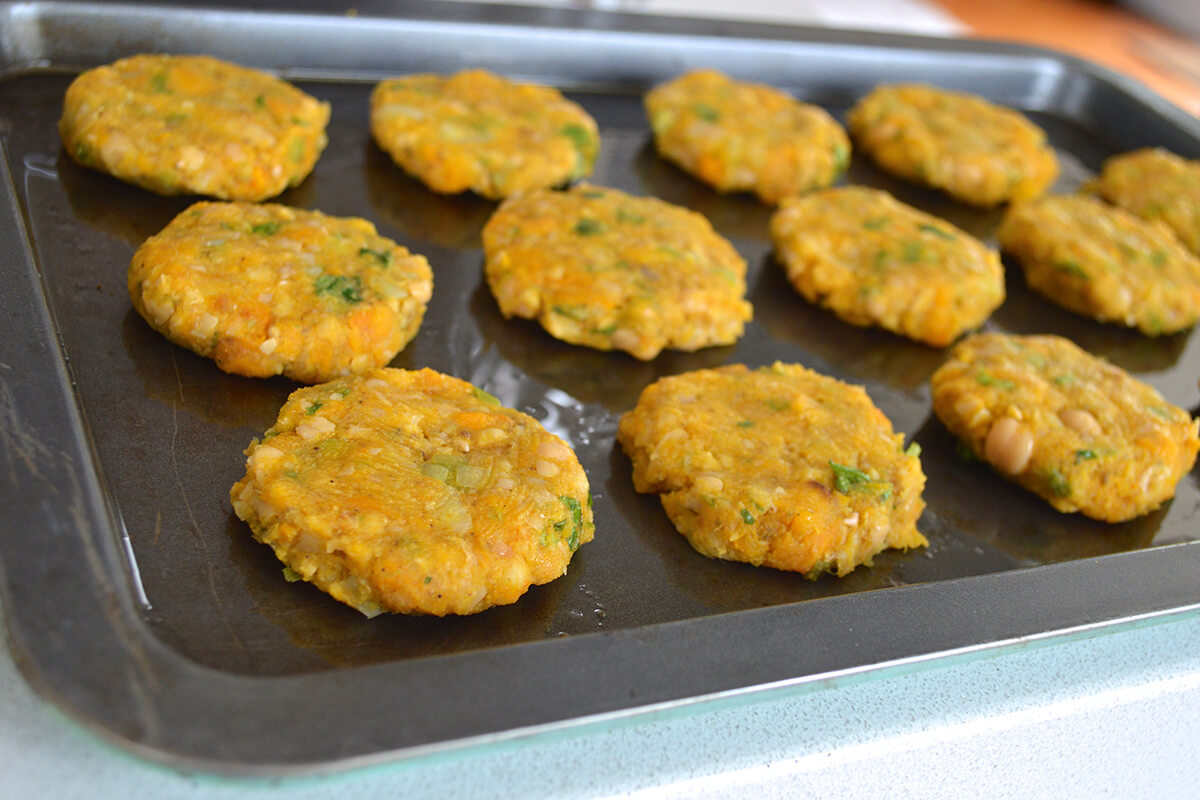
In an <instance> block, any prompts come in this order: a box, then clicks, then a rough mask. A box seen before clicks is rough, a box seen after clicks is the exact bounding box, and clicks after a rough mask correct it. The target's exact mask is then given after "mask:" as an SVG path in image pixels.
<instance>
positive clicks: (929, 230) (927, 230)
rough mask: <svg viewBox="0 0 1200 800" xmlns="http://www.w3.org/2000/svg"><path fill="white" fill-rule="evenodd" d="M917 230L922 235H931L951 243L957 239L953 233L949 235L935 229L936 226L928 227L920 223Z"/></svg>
mask: <svg viewBox="0 0 1200 800" xmlns="http://www.w3.org/2000/svg"><path fill="white" fill-rule="evenodd" d="M917 229H918V230H919V231H921V232H922V233H932V234H933V235H934V236H939V237H941V238H943V239H945V240H946V241H948V242H953V241H954V240H955V239H957V238H958V237H957V236H955V235H954V234H953V233H950V232H949V231H944V230H942V229H941V228H939V227H937V226H936V225H928V224H926V223H921V224H920V225H918V226H917Z"/></svg>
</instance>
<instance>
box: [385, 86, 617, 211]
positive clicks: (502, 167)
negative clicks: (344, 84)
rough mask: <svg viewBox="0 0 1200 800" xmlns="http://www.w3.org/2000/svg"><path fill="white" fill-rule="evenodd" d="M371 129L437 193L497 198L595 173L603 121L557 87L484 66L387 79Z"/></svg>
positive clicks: (397, 160)
mask: <svg viewBox="0 0 1200 800" xmlns="http://www.w3.org/2000/svg"><path fill="white" fill-rule="evenodd" d="M371 133H372V134H373V135H374V137H375V141H376V142H377V143H378V144H379V146H380V148H382V149H383V150H384V151H385V152H387V153H388V155H390V156H391V157H392V160H394V161H395V162H396V163H397V164H398V165H399V166H401V167H402V168H404V169H405V170H406V171H407V172H410V173H412V174H413V175H415V176H416V177H417V178H419V179H420V180H421V181H422V182H423V183H425V185H426V186H428V187H429V188H430V189H433V190H434V191H435V192H441V193H442V194H457V193H459V192H465V191H467V190H468V189H470V190H471V191H473V192H475V193H476V194H479V195H482V196H484V197H489V198H492V199H499V198H502V197H508V196H509V195H513V194H517V193H519V192H524V191H528V190H530V189H544V188H549V187H551V186H558V185H560V184H563V183H566V182H568V181H572V180H575V179H577V178H582V177H584V176H585V175H590V174H591V172H592V165H593V164H595V162H596V154H597V153H598V152H599V150H600V134H599V130H598V129H597V127H596V121H595V120H594V119H592V118H591V116H590V115H588V113H587V112H586V111H584V110H583V109H582V108H580V107H579V106H578V105H576V104H575V103H572V102H571V101H570V100H567V99H566V98H564V97H563V96H562V94H560V93H559V91H558V90H557V89H552V88H549V87H545V86H529V85H525V84H518V83H513V82H511V81H508V80H506V79H504V78H501V77H499V76H497V75H493V74H491V73H490V72H485V71H483V70H468V71H465V72H459V73H458V74H456V75H452V76H450V77H445V76H442V75H408V76H405V77H402V78H393V79H390V80H386V81H383V82H382V83H380V84H379V85H378V86H376V87H375V90H374V91H373V92H372V93H371Z"/></svg>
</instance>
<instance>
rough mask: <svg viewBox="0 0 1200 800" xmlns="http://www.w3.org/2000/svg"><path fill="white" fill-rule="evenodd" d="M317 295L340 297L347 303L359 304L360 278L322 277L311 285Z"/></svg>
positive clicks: (360, 299)
mask: <svg viewBox="0 0 1200 800" xmlns="http://www.w3.org/2000/svg"><path fill="white" fill-rule="evenodd" d="M313 289H315V290H316V292H317V294H324V295H330V296H332V297H340V298H341V299H342V300H345V301H346V302H347V303H361V302H362V299H363V294H362V278H360V277H358V276H357V275H355V276H353V277H350V278H347V277H346V276H344V275H322V276H321V277H319V278H317V280H316V281H315V282H314V283H313Z"/></svg>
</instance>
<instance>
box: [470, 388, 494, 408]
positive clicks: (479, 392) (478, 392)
mask: <svg viewBox="0 0 1200 800" xmlns="http://www.w3.org/2000/svg"><path fill="white" fill-rule="evenodd" d="M471 394H473V395H475V397H476V398H477V399H479V400H482V401H483V402H485V403H487V404H488V405H491V406H498V405H500V399H499V398H498V397H496V396H495V395H494V394H490V393H489V392H485V391H484V390H483V389H480V388H479V387H478V386H472V387H471Z"/></svg>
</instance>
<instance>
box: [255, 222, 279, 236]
mask: <svg viewBox="0 0 1200 800" xmlns="http://www.w3.org/2000/svg"><path fill="white" fill-rule="evenodd" d="M278 230H279V223H278V222H276V221H275V220H270V221H269V222H260V223H258V224H257V225H252V226H251V227H250V232H251V233H257V234H258V235H259V236H273V235H274V234H275V233H276V232H278Z"/></svg>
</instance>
